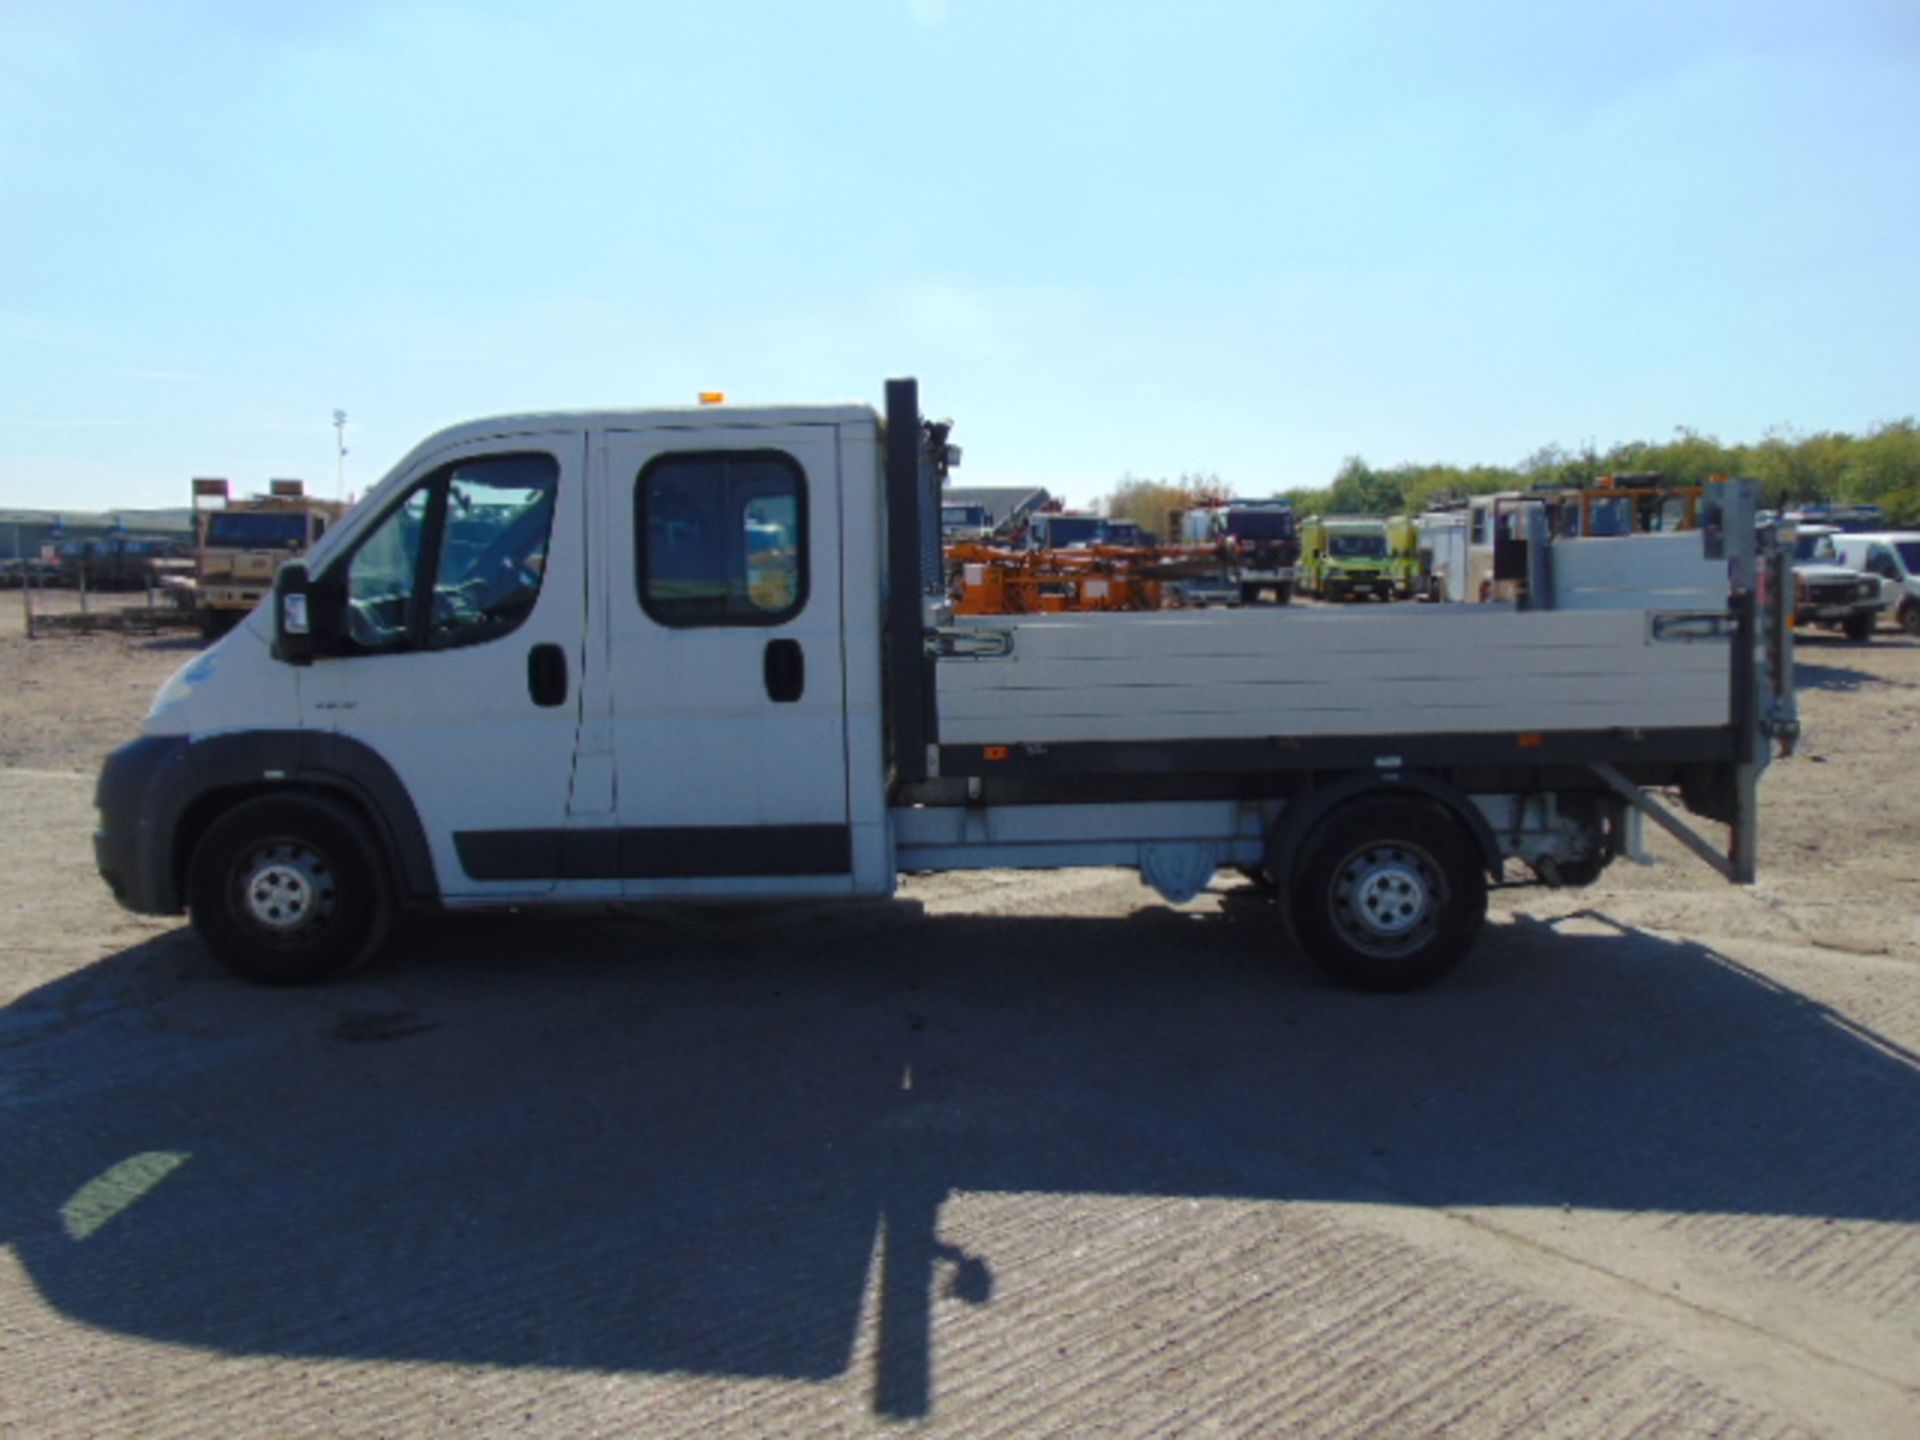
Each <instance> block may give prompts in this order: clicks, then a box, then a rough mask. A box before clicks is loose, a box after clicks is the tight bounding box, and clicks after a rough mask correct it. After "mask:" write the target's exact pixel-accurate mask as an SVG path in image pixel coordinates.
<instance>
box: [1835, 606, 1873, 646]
mask: <svg viewBox="0 0 1920 1440" xmlns="http://www.w3.org/2000/svg"><path fill="white" fill-rule="evenodd" d="M1874 614H1875V612H1874V611H1872V610H1867V611H1858V610H1856V611H1855V612H1854V613H1853V614H1851V615H1849V616H1847V618H1846V619H1845V620H1844V621H1842V622H1841V629H1843V630H1844V631H1846V634H1847V639H1849V640H1851V641H1853V643H1854V644H1856V645H1864V644H1866V643H1867V641H1869V640H1871V639H1873V621H1874Z"/></svg>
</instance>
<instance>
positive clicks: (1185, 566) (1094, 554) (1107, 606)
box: [946, 541, 1220, 615]
mask: <svg viewBox="0 0 1920 1440" xmlns="http://www.w3.org/2000/svg"><path fill="white" fill-rule="evenodd" d="M946 555H947V573H948V574H949V575H950V576H951V577H952V585H951V587H950V588H951V590H952V593H953V596H954V604H953V608H954V613H955V614H957V615H1049V614H1057V613H1060V612H1063V611H1089V610H1159V609H1162V608H1165V607H1167V606H1168V605H1170V604H1174V603H1178V602H1177V599H1176V592H1177V587H1175V586H1173V584H1172V582H1177V581H1180V580H1186V579H1192V578H1194V577H1195V576H1197V575H1200V574H1203V573H1205V574H1212V573H1213V572H1215V571H1217V570H1218V569H1219V565H1220V561H1219V557H1218V555H1217V554H1216V553H1215V551H1214V550H1213V549H1212V548H1210V547H1208V548H1200V547H1176V548H1163V547H1156V546H1127V545H1093V546H1088V547H1086V548H1075V549H1071V550H1002V549H999V548H997V547H995V546H992V545H982V544H978V543H975V542H972V541H964V542H962V543H960V544H957V545H949V546H948V547H947V551H946Z"/></svg>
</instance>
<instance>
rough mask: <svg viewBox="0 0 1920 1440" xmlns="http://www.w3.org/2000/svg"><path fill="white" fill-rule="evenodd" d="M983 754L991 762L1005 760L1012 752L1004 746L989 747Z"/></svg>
mask: <svg viewBox="0 0 1920 1440" xmlns="http://www.w3.org/2000/svg"><path fill="white" fill-rule="evenodd" d="M982 753H983V754H985V756H986V757H987V759H989V760H1004V759H1006V758H1007V756H1008V755H1009V754H1011V753H1012V752H1011V751H1009V750H1008V749H1007V747H1006V746H1004V745H989V746H987V748H986V749H985V751H983V752H982Z"/></svg>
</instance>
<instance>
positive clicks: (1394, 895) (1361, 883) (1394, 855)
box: [1334, 846, 1435, 950]
mask: <svg viewBox="0 0 1920 1440" xmlns="http://www.w3.org/2000/svg"><path fill="white" fill-rule="evenodd" d="M1334 900H1335V906H1334V910H1335V915H1336V916H1337V918H1338V920H1339V922H1340V925H1341V928H1342V929H1344V930H1346V931H1347V932H1348V938H1349V939H1350V940H1351V941H1353V942H1355V943H1357V944H1359V945H1361V946H1363V947H1365V948H1368V949H1372V950H1399V949H1403V948H1406V947H1407V946H1409V945H1411V944H1413V943H1416V942H1417V941H1418V940H1419V939H1420V938H1421V936H1422V935H1423V933H1424V932H1425V931H1426V930H1427V929H1429V928H1431V926H1432V924H1433V923H1434V916H1435V884H1434V878H1433V872H1432V870H1431V869H1430V868H1429V867H1428V866H1427V865H1425V864H1423V863H1422V859H1421V857H1420V856H1419V855H1418V854H1417V853H1414V852H1411V851H1408V850H1404V849H1402V848H1400V847H1398V846H1375V847H1372V848H1369V849H1366V850H1362V851H1359V852H1357V853H1356V854H1355V855H1354V856H1353V857H1352V858H1351V859H1349V860H1348V861H1347V863H1346V864H1345V865H1344V866H1342V867H1341V869H1340V872H1339V875H1338V877H1337V878H1336V880H1335V882H1334Z"/></svg>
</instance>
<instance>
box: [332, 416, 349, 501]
mask: <svg viewBox="0 0 1920 1440" xmlns="http://www.w3.org/2000/svg"><path fill="white" fill-rule="evenodd" d="M333 443H334V447H335V448H336V449H337V450H338V451H339V454H338V455H336V456H335V457H334V460H335V469H334V476H333V487H334V488H333V498H334V499H336V500H344V499H346V498H347V412H346V411H344V410H335V411H334V412H333Z"/></svg>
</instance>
